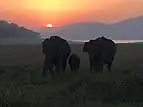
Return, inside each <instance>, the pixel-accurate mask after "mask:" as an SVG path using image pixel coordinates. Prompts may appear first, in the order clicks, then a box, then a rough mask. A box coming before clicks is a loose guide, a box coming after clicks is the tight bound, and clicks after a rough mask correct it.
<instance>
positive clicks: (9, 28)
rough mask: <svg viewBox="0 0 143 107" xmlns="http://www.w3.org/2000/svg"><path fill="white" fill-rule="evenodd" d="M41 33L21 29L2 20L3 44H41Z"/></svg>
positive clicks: (0, 24)
mask: <svg viewBox="0 0 143 107" xmlns="http://www.w3.org/2000/svg"><path fill="white" fill-rule="evenodd" d="M39 35H40V33H38V32H34V31H32V30H29V29H26V28H24V27H20V26H18V25H17V24H14V23H8V22H7V21H5V20H0V38H1V39H0V43H1V44H29V43H30V44H31V43H32V44H33V43H40V37H39Z"/></svg>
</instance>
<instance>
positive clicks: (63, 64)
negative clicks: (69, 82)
mask: <svg viewBox="0 0 143 107" xmlns="http://www.w3.org/2000/svg"><path fill="white" fill-rule="evenodd" d="M66 65H67V60H63V61H62V72H63V73H65V69H66Z"/></svg>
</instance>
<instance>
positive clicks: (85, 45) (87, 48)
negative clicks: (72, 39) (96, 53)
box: [82, 42, 89, 52]
mask: <svg viewBox="0 0 143 107" xmlns="http://www.w3.org/2000/svg"><path fill="white" fill-rule="evenodd" d="M88 50H89V42H85V43H84V45H83V49H82V51H83V52H88Z"/></svg>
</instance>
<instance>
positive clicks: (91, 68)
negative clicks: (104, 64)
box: [90, 60, 94, 72]
mask: <svg viewBox="0 0 143 107" xmlns="http://www.w3.org/2000/svg"><path fill="white" fill-rule="evenodd" d="M93 68H94V63H93V61H92V60H90V72H92V71H93Z"/></svg>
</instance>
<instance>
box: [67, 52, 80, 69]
mask: <svg viewBox="0 0 143 107" xmlns="http://www.w3.org/2000/svg"><path fill="white" fill-rule="evenodd" d="M68 64H69V66H70V69H71V72H78V69H79V66H80V58H79V57H78V56H77V55H76V54H71V56H70V58H69V60H68Z"/></svg>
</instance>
